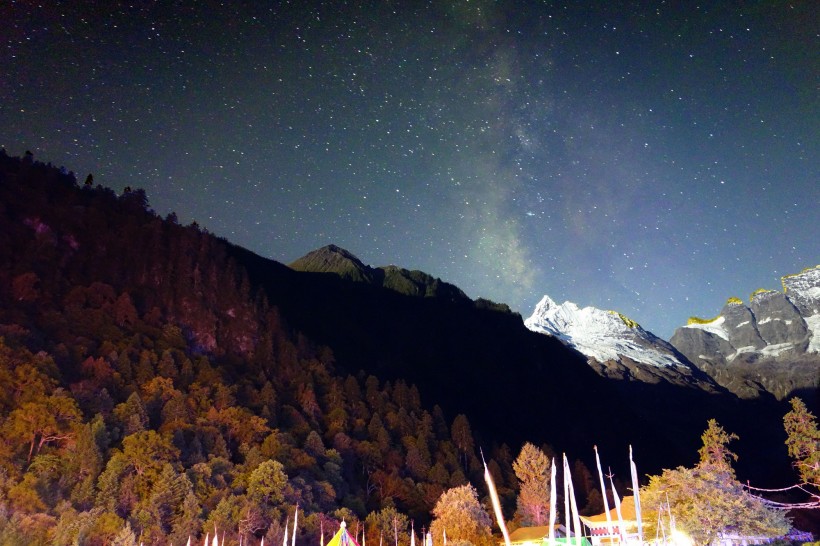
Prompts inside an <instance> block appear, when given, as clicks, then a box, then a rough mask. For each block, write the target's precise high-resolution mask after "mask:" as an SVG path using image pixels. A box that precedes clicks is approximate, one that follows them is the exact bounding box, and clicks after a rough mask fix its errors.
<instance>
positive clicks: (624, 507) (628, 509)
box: [581, 495, 638, 527]
mask: <svg viewBox="0 0 820 546" xmlns="http://www.w3.org/2000/svg"><path fill="white" fill-rule="evenodd" d="M621 517H623V520H624V523H625V524H637V521H638V517H637V515H636V513H635V497H634V496H631V495H630V496H628V497H624V498H623V499H622V500H621ZM609 519H610V521H612V523H613V524H615V525H617V524H618V511H617V509H616V508H612V509H610V511H609ZM581 521H583V522H584V523H585V524H586V525H587V526H588V527H601V526H604V525H606V512H604V513H602V514H597V515H595V516H581Z"/></svg>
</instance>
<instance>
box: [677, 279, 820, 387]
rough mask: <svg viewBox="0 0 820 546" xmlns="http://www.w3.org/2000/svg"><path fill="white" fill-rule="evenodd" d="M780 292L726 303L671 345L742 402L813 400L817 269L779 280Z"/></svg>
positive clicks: (818, 375)
mask: <svg viewBox="0 0 820 546" xmlns="http://www.w3.org/2000/svg"><path fill="white" fill-rule="evenodd" d="M782 282H783V289H784V291H783V292H777V291H772V290H760V291H757V292H755V293H754V294H753V295H752V297H751V299H750V302H749V305H745V304H744V303H743V302H741V301H740V300H737V299H735V298H733V299H731V300H729V301H728V302H727V303H726V305H725V306H724V307H723V310H722V311H721V312H720V315H718V316H717V317H716V318H714V319H712V320H698V319H693V320H690V323H689V324H688V325H686V326H684V327H682V328H678V329H677V330H676V331H675V334H674V335H673V336H672V339H671V343H672V345H673V346H674V347H675V348H676V349H677V350H678V351H680V352H681V353H682V354H684V355H685V356H686V357H687V358H688V359H689V360H690V361H691V362H692V363H694V364H695V365H696V366H698V367H699V368H700V369H702V370H703V371H705V372H706V373H708V374H709V375H711V376H712V377H714V378H715V380H716V381H717V382H718V383H720V384H721V385H723V386H724V387H726V388H727V389H729V390H731V391H732V392H734V393H735V394H737V395H738V396H740V397H743V398H755V397H759V396H769V395H771V396H774V397H775V398H777V399H784V398H788V397H790V396H792V395H794V394H799V395H801V396H803V397H808V398H814V397H816V391H817V387H818V384H819V382H820V266H817V267H813V268H809V269H806V270H804V271H803V272H801V273H799V274H796V275H789V276H787V277H783V280H782Z"/></svg>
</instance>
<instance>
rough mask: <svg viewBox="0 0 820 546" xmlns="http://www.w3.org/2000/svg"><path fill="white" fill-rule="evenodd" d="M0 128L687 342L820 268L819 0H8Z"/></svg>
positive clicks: (95, 169) (486, 284)
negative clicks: (705, 324) (698, 326)
mask: <svg viewBox="0 0 820 546" xmlns="http://www.w3.org/2000/svg"><path fill="white" fill-rule="evenodd" d="M0 21H2V23H0V48H2V49H1V50H0V146H2V147H4V148H5V149H6V150H7V151H8V153H9V154H12V155H22V153H23V152H24V151H25V150H31V151H32V152H33V153H34V156H35V159H38V160H41V161H44V162H51V163H53V164H55V165H58V166H60V165H64V166H65V167H67V168H68V169H70V170H73V171H74V172H75V173H77V178H78V179H79V180H80V182H82V180H84V179H85V176H86V174H88V173H93V174H94V180H95V182H96V183H99V184H102V185H104V186H108V187H111V188H113V189H115V190H117V191H120V190H122V188H124V187H125V186H132V187H141V188H144V189H145V190H146V192H147V195H148V199H149V202H150V205H151V207H152V208H153V209H154V210H155V211H156V212H157V213H159V214H161V215H163V216H164V215H166V214H168V213H169V212H171V211H175V212H176V213H177V215H178V217H179V220H180V222H181V223H186V224H187V223H190V222H192V221H197V222H198V223H199V224H200V225H201V226H202V227H204V228H206V229H208V230H209V231H210V232H212V233H214V234H216V235H219V236H222V237H225V238H226V239H228V240H230V241H231V242H234V243H237V244H239V245H241V246H244V247H247V248H249V249H251V250H253V251H255V252H256V253H258V254H260V255H262V256H266V257H269V258H273V259H275V260H277V261H280V262H283V263H289V262H291V261H293V260H295V259H296V258H298V257H300V256H302V255H304V254H306V253H307V252H309V251H311V250H314V249H316V248H318V247H321V246H324V245H326V244H330V243H334V244H337V245H339V246H341V247H344V248H346V249H347V250H349V251H351V252H353V253H354V254H355V255H357V256H358V257H359V258H360V259H361V260H362V261H363V262H365V263H366V264H369V265H373V266H381V265H389V264H395V265H399V266H402V267H405V268H408V269H420V270H422V271H425V272H427V273H430V274H431V275H434V276H436V277H440V278H441V279H442V280H445V281H447V282H450V283H453V284H456V285H458V286H459V287H460V288H462V289H463V290H464V291H465V292H466V293H467V294H468V295H469V296H470V297H473V298H476V297H485V298H489V299H492V300H494V301H499V302H505V303H507V304H509V305H510V306H511V307H512V308H513V309H514V310H516V311H518V312H520V313H522V315H524V316H525V317H526V316H528V315H529V314H531V312H532V310H533V308H534V307H535V304H536V303H537V302H538V300H539V299H540V298H541V296H542V295H543V294H548V295H549V296H550V297H552V298H553V299H554V300H556V301H558V302H559V303H560V302H562V301H565V300H570V301H574V302H576V303H577V304H579V305H580V306H587V305H593V306H596V307H600V308H603V309H615V310H617V311H620V312H622V313H623V314H625V315H627V316H628V317H630V318H632V319H634V320H636V321H638V322H639V323H641V325H642V326H644V328H646V329H648V330H651V331H652V332H654V333H655V334H657V335H659V336H661V337H664V338H666V339H668V338H669V337H670V336H671V334H672V332H673V331H674V329H675V328H676V327H677V326H680V325H683V324H685V323H686V320H687V318H688V317H689V316H691V315H697V316H703V317H706V316H714V315H716V314H717V313H718V312H719V311H720V309H721V307H722V306H723V304H724V302H725V301H726V299H727V298H728V297H730V296H738V297H741V298H743V299H744V300H748V297H749V295H750V294H751V293H752V292H753V291H754V290H756V289H758V288H761V287H764V288H771V289H780V282H779V277H780V276H782V275H785V274H790V273H796V272H798V271H800V270H801V269H803V268H804V267H808V266H813V265H816V264H818V263H820V220H819V218H820V214H818V213H820V183H819V182H820V158H819V157H818V145H819V144H820V100H818V98H819V97H820V92H818V88H819V86H818V83H820V47H819V46H820V40H819V39H818V32H820V30H819V29H820V10H817V9H816V4H814V3H813V2H811V1H805V2H802V1H794V2H790V1H777V2H775V1H754V2H743V3H740V2H703V3H693V2H686V1H682V2H635V3H629V2H611V3H610V2H589V3H584V2H566V3H562V2H550V1H540V2H531V1H505V0H499V1H489V0H469V1H468V0H452V1H444V0H432V1H427V2H423V1H405V2H396V1H387V0H379V1H374V2H311V1H293V2H261V1H249V2H224V3H219V2H214V1H201V2H188V1H175V2H156V3H155V2H148V1H144V0H133V1H131V2H125V3H123V2H119V1H114V0H112V1H106V2H58V1H49V2H41V3H38V2H35V1H28V0H27V1H18V2H14V1H12V2H3V3H2V4H0Z"/></svg>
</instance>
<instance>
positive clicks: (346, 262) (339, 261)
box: [289, 245, 508, 310]
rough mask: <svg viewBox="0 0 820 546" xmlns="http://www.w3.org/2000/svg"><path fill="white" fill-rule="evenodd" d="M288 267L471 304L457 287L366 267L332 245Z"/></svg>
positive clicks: (413, 273) (421, 276) (404, 272)
mask: <svg viewBox="0 0 820 546" xmlns="http://www.w3.org/2000/svg"><path fill="white" fill-rule="evenodd" d="M289 265H290V267H291V269H294V270H296V271H304V272H313V273H333V274H335V275H338V276H339V277H341V278H342V279H345V280H350V281H354V282H362V283H366V284H371V285H373V286H381V287H384V288H388V289H390V290H393V291H395V292H398V293H399V294H404V295H407V296H419V297H432V298H438V299H445V300H449V301H453V302H461V303H472V300H470V298H468V297H467V295H466V294H465V293H464V292H462V291H461V289H460V288H458V287H457V286H455V285H452V284H449V283H446V282H444V281H442V280H441V279H438V278H435V277H433V276H432V275H428V274H427V273H424V272H423V271H418V270H413V271H409V270H407V269H404V268H401V267H398V266H395V265H388V266H384V267H370V266H368V265H365V264H364V263H362V262H361V260H359V258H357V257H356V256H354V255H353V254H351V253H350V252H348V251H347V250H345V249H343V248H340V247H338V246H336V245H327V246H324V247H322V248H319V249H317V250H314V251H311V252H308V253H307V254H305V255H304V256H302V257H301V258H299V259H297V260H295V261H294V262H293V263H291V264H289ZM507 310H508V308H507Z"/></svg>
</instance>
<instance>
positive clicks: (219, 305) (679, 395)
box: [0, 160, 788, 475]
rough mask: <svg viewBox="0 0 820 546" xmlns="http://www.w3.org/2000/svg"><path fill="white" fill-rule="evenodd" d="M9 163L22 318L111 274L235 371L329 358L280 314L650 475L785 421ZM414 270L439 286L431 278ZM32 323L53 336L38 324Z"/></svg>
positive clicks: (330, 351)
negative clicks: (707, 436) (610, 375)
mask: <svg viewBox="0 0 820 546" xmlns="http://www.w3.org/2000/svg"><path fill="white" fill-rule="evenodd" d="M9 161H10V162H11V163H14V164H15V165H16V166H15V167H14V168H16V169H18V170H16V171H14V172H11V173H9V174H7V175H6V176H5V178H4V180H3V184H4V186H3V191H4V199H3V200H0V212H2V213H3V219H4V222H7V224H8V225H7V226H6V229H5V230H3V231H2V232H0V241H2V245H0V248H2V249H3V251H4V254H3V260H2V263H0V285H2V287H3V290H5V291H6V292H4V297H7V298H8V300H7V301H9V302H12V301H15V302H22V303H17V304H15V305H14V306H10V307H9V309H10V311H9V313H10V314H9V315H7V316H8V317H11V318H9V319H8V321H9V322H15V319H14V317H15V315H14V314H15V313H18V312H19V313H21V314H25V309H26V308H27V306H28V307H31V306H32V305H33V304H30V303H28V302H38V304H42V303H43V302H46V301H48V300H49V299H50V298H52V299H53V298H57V299H59V300H60V301H62V300H63V298H65V297H67V295H68V293H69V292H70V289H71V287H72V283H77V282H81V283H82V284H83V287H84V288H83V291H82V293H78V294H76V295H74V296H72V298H73V297H77V298H80V299H81V300H82V298H86V299H87V298H88V297H89V296H88V294H87V292H88V286H89V285H91V284H92V283H94V282H101V283H105V284H107V285H109V286H111V287H113V290H114V293H115V295H116V294H122V293H123V292H127V294H128V298H124V299H123V304H122V307H123V309H122V313H123V320H125V319H127V317H128V316H130V315H131V308H130V307H129V305H128V304H127V303H128V301H127V300H128V299H130V301H131V305H132V306H133V307H134V309H135V311H134V312H136V313H137V315H138V316H139V317H143V316H145V317H148V318H150V319H151V320H154V318H155V317H162V318H163V319H164V320H166V321H168V322H169V323H171V324H173V325H174V326H175V327H177V328H179V330H180V332H181V335H182V336H183V339H184V340H185V342H186V343H188V344H190V347H191V351H192V352H193V354H196V355H207V356H208V357H209V358H215V359H224V361H225V362H226V364H224V366H223V367H222V369H224V370H225V373H226V374H233V375H234V376H235V378H236V379H237V380H238V379H240V378H244V379H246V380H248V381H250V380H252V379H251V378H249V374H257V373H258V366H273V367H276V366H278V365H279V362H280V361H279V360H278V359H277V358H278V357H276V358H274V357H272V356H270V355H278V354H279V353H281V352H284V353H285V354H291V356H289V357H288V361H289V362H290V361H296V362H298V363H299V364H300V365H301V366H304V367H306V369H310V366H312V365H315V362H316V360H320V359H319V358H318V357H314V358H303V359H294V358H292V352H293V350H292V349H290V348H288V347H289V345H288V344H287V343H283V342H282V341H281V340H280V339H279V338H278V337H277V336H274V335H272V334H271V333H270V332H269V331H268V328H269V327H268V326H265V325H266V324H268V325H270V324H274V325H280V326H281V325H282V324H286V325H287V328H288V329H293V331H294V332H298V334H294V336H297V337H298V339H299V340H300V341H298V343H296V345H297V346H298V347H302V346H305V347H311V346H314V345H315V346H323V347H326V348H327V350H326V351H324V352H323V353H322V355H323V356H322V359H321V360H322V361H327V362H332V364H333V367H334V369H335V370H337V371H338V373H340V374H349V375H351V376H353V377H359V378H366V377H367V376H368V375H369V374H373V375H375V376H377V377H380V378H382V379H385V380H388V381H389V382H390V383H391V384H395V383H397V382H400V381H401V382H409V383H412V384H415V385H417V386H418V387H419V390H420V392H421V393H422V394H421V398H422V400H423V402H424V403H425V405H427V406H433V405H435V404H438V405H440V406H441V408H443V409H444V410H445V413H446V414H447V415H450V416H453V415H458V414H462V413H463V414H466V415H468V416H469V418H470V421H471V422H472V423H474V427H475V435H476V437H477V438H478V439H479V442H481V443H482V444H483V445H485V446H487V445H493V444H502V443H506V444H507V445H510V446H516V445H520V443H521V442H522V441H524V440H527V441H532V442H534V443H537V444H540V443H544V442H546V443H549V444H551V445H552V446H554V447H555V449H557V450H559V451H567V452H569V453H570V454H573V453H574V454H576V455H575V456H583V454H588V453H590V449H591V446H592V445H595V444H597V445H598V446H599V448H600V449H601V450H602V451H604V452H608V453H613V454H618V453H626V450H627V446H628V445H630V444H631V445H633V446H634V447H635V451H636V454H637V455H638V456H639V457H640V460H641V465H642V468H643V471H646V472H652V471H658V470H659V469H660V468H662V467H664V466H668V465H670V464H676V463H685V462H687V461H689V460H691V459H692V458H694V456H695V453H696V448H697V443H698V438H699V436H700V433H701V432H702V430H703V428H704V426H705V423H706V420H707V419H708V418H711V417H716V418H718V419H719V421H720V422H721V424H723V425H724V426H725V427H726V428H727V429H728V430H732V431H735V432H737V433H738V434H740V435H741V437H742V438H743V440H742V441H743V442H748V444H749V445H751V446H760V445H763V444H765V443H766V442H768V441H769V439H770V438H771V436H772V435H773V434H776V433H777V431H780V430H782V427H781V424H780V419H781V416H782V414H783V413H785V412H784V411H782V409H781V408H780V407H778V406H776V405H765V404H760V403H754V402H748V403H747V402H740V401H738V400H737V399H736V397H734V396H726V395H723V394H717V395H713V394H708V393H706V392H704V391H703V390H700V389H697V388H690V387H686V388H681V387H679V386H676V385H673V384H670V383H668V382H658V383H655V384H650V383H643V382H639V381H617V382H613V381H609V380H607V379H606V378H604V377H601V376H600V375H598V374H596V373H595V372H594V371H593V370H592V369H590V367H589V366H588V365H587V364H586V363H585V362H584V358H583V357H582V356H581V355H580V354H579V353H578V352H576V351H575V350H573V349H570V348H568V347H566V346H564V345H563V344H562V343H561V342H560V341H558V340H557V339H554V338H550V337H548V336H544V335H540V334H537V333H534V332H531V331H529V330H527V328H526V327H525V326H524V325H523V324H522V320H521V317H520V316H519V315H517V314H513V313H509V312H505V311H503V310H499V308H497V307H494V306H492V305H487V304H485V303H483V302H473V301H471V300H469V299H466V298H464V299H461V298H455V299H453V298H447V297H418V295H420V293H419V294H418V295H416V296H408V295H405V294H402V293H399V292H397V291H396V290H394V289H390V288H385V286H383V285H381V284H379V283H376V282H362V281H359V282H354V281H351V280H347V279H343V278H341V277H340V276H339V275H336V274H328V273H327V272H325V273H316V272H301V271H295V270H293V269H291V268H288V267H286V266H284V265H282V264H280V263H278V262H276V261H273V260H270V259H266V258H263V257H260V256H258V255H256V254H254V253H253V252H250V251H248V250H247V249H243V248H240V247H237V246H235V245H231V244H230V243H228V242H226V241H223V240H220V239H218V238H216V237H214V236H212V235H210V234H207V233H204V232H202V231H200V230H199V229H198V228H196V227H195V226H187V227H184V226H180V225H178V224H177V223H176V222H175V219H174V218H173V216H172V215H169V218H167V219H165V220H162V219H160V218H158V217H157V216H156V215H154V214H153V213H151V212H150V211H149V210H147V198H146V196H145V194H144V193H143V192H140V191H139V190H137V191H134V192H127V193H124V194H122V195H119V196H118V195H116V194H114V192H112V191H111V190H107V189H105V188H83V189H80V188H77V187H76V182H70V181H66V180H65V179H64V178H65V177H63V175H60V174H59V172H58V171H57V170H56V169H51V168H48V167H46V166H42V165H38V164H34V165H31V164H28V165H26V164H25V163H20V161H19V160H16V163H15V160H9ZM52 178H53V179H54V181H51V179H52ZM21 256H26V261H25V262H23V261H21V258H20V257H21ZM348 259H349V257H348ZM350 261H351V262H353V260H350ZM353 263H355V262H353ZM55 264H58V266H57V267H55ZM401 271H403V270H400V273H401ZM401 275H402V276H403V275H404V273H401ZM386 277H387V273H386V274H385V278H386ZM418 277H419V278H421V279H423V280H424V279H427V280H424V283H427V284H429V278H430V277H429V276H424V275H419V276H418ZM425 285H426V284H425ZM425 294H427V290H426V289H425ZM114 299H115V300H116V299H117V298H116V296H115V298H114ZM82 301H85V300H82ZM82 317H83V315H82V314H80V315H79V318H80V319H82ZM32 332H34V333H33V334H32V335H33V336H35V337H36V336H43V337H45V336H47V335H48V331H47V330H45V331H44V330H43V329H42V327H38V328H36V329H33V330H32ZM74 341H75V340H74V338H70V339H66V340H65V343H66V344H68V343H74ZM283 347H284V348H283ZM64 350H67V349H64ZM77 350H78V351H81V350H80V349H77ZM308 352H309V351H308ZM106 354H108V353H106ZM96 356H97V355H96V354H95V357H96ZM75 365H77V366H78V365H79V363H76V364H75ZM71 373H79V372H75V371H72V372H71ZM283 373H287V374H292V373H293V372H292V371H290V370H288V371H286V372H283ZM251 377H253V378H255V377H256V375H251ZM288 385H289V387H292V389H293V392H291V391H290V390H287V393H286V395H287V396H294V395H295V394H294V393H298V394H299V396H302V397H307V398H304V399H300V401H299V402H298V403H297V402H294V404H296V405H297V406H298V405H301V404H307V407H312V406H311V404H310V403H309V402H310V396H309V394H307V393H304V392H303V388H302V387H298V386H292V385H291V384H290V383H288ZM276 395H277V396H278V395H279V393H277V394H276ZM283 396H285V394H283ZM288 405H292V404H288ZM293 407H296V406H293ZM681 408H687V410H686V411H681ZM298 413H299V412H297V414H298ZM285 415H286V416H293V417H287V418H285V417H283V423H285V424H287V425H288V426H296V425H298V426H297V429H299V430H303V429H304V427H303V425H299V423H304V422H305V421H307V422H310V421H309V420H306V419H300V418H297V417H296V415H295V414H294V413H293V411H292V410H291V409H286V411H285ZM750 415H751V416H754V419H753V422H754V426H750V420H749V416H750ZM294 423H296V425H294ZM362 426H366V423H365V425H362ZM299 427H302V428H301V429H300V428H299ZM772 431H775V432H774V433H773V432H772ZM394 440H396V441H399V440H400V438H395V439H394ZM743 450H744V445H743V444H741V445H739V446H738V451H739V452H741V453H742V452H743ZM781 451H782V450H781ZM756 453H757V456H756V457H755V458H746V459H744V460H742V462H741V467H740V469H739V472H740V473H741V474H742V473H743V472H744V471H746V470H747V469H748V470H749V471H750V472H753V469H754V467H757V466H759V467H761V468H763V469H765V470H764V471H763V475H766V474H767V473H769V474H770V473H772V472H773V470H772V469H773V468H783V467H785V468H786V469H787V470H788V466H787V464H786V462H785V455H784V454H782V453H780V452H775V451H774V450H771V451H770V450H763V451H760V450H759V449H757V450H756ZM744 465H748V466H747V467H746V468H744Z"/></svg>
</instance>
